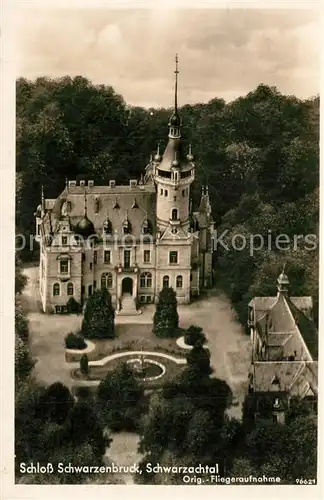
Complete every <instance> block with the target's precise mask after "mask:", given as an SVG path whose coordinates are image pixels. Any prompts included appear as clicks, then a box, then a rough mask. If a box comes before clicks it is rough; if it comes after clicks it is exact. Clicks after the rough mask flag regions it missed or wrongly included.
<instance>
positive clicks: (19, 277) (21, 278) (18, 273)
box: [15, 252, 27, 295]
mask: <svg viewBox="0 0 324 500" xmlns="http://www.w3.org/2000/svg"><path fill="white" fill-rule="evenodd" d="M26 284H27V276H25V275H24V274H23V273H22V268H21V261H20V259H19V257H18V255H17V252H16V254H15V293H16V294H19V295H20V294H21V292H22V291H23V289H24V288H25V286H26Z"/></svg>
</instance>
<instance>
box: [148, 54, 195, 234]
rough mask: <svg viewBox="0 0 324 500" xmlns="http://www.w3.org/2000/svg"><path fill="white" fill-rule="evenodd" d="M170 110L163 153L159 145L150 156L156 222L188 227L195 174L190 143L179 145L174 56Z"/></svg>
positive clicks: (176, 60) (185, 228)
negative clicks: (151, 159)
mask: <svg viewBox="0 0 324 500" xmlns="http://www.w3.org/2000/svg"><path fill="white" fill-rule="evenodd" d="M175 62H176V69H175V92H174V111H173V113H172V115H171V117H170V120H169V136H168V137H169V140H168V144H167V146H166V148H165V151H164V153H163V155H162V156H161V155H160V152H159V148H158V151H157V154H156V155H155V157H154V182H155V184H156V187H157V202H156V216H157V225H158V227H159V228H160V229H161V230H163V228H165V227H167V226H169V225H173V226H177V225H178V226H181V227H182V228H183V229H184V230H188V227H189V200H190V185H191V184H192V182H193V181H194V177H195V164H194V157H193V155H192V153H191V146H190V147H189V151H188V152H187V154H186V153H185V152H184V151H183V148H182V138H181V125H182V121H181V117H180V115H179V111H178V74H179V70H178V57H177V56H176V58H175Z"/></svg>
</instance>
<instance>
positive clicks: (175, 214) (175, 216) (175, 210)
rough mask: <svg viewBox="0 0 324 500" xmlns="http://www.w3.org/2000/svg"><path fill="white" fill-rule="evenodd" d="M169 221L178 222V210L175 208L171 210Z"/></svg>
mask: <svg viewBox="0 0 324 500" xmlns="http://www.w3.org/2000/svg"><path fill="white" fill-rule="evenodd" d="M171 219H172V220H178V210H177V209H176V208H173V209H172V213H171Z"/></svg>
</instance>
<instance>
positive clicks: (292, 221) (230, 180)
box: [16, 76, 319, 323]
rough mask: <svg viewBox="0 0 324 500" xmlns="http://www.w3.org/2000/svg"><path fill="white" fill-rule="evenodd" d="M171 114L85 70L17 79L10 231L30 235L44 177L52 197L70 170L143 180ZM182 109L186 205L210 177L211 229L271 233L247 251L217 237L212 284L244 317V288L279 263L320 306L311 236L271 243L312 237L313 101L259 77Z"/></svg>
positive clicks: (271, 274) (267, 284)
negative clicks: (189, 163) (191, 178)
mask: <svg viewBox="0 0 324 500" xmlns="http://www.w3.org/2000/svg"><path fill="white" fill-rule="evenodd" d="M184 99H185V96H182V100H184ZM170 112H171V109H143V108H140V107H133V106H128V105H127V104H126V103H125V101H124V100H123V98H122V97H121V96H120V95H118V94H116V93H115V91H114V89H113V88H112V87H109V86H104V85H99V86H95V85H92V84H91V82H89V81H88V80H86V79H85V78H83V77H81V76H79V77H75V78H70V77H67V76H66V77H64V78H61V79H56V80H51V79H48V78H38V79H37V80H36V81H33V82H31V81H27V80H25V79H23V78H20V79H19V80H18V81H17V183H16V190H17V211H16V212H17V220H16V228H17V233H23V234H25V235H27V236H28V235H29V234H33V233H34V215H33V214H34V212H35V209H36V207H37V205H38V204H39V202H40V192H41V185H43V186H44V191H45V196H46V197H56V196H57V195H58V194H59V192H60V191H61V190H62V189H63V188H64V185H65V179H66V178H68V179H76V178H80V176H81V177H82V178H85V179H86V178H92V179H94V180H95V182H96V183H105V182H106V181H108V180H109V179H115V180H116V181H117V182H118V183H124V182H127V181H128V180H129V179H131V178H139V177H140V175H141V173H142V172H143V170H144V167H145V165H146V164H147V163H148V160H149V156H150V154H151V153H152V152H153V151H154V150H156V147H157V142H158V141H160V147H161V148H162V149H163V147H164V146H165V144H166V141H167V123H168V119H169V116H170ZM180 112H181V116H182V119H183V136H184V142H185V145H188V144H189V143H191V144H192V148H193V153H194V155H195V157H196V164H197V172H196V178H197V181H196V182H195V184H194V186H193V192H192V197H193V204H194V207H195V206H197V203H198V201H199V196H200V191H201V186H202V185H204V184H208V186H209V192H210V195H211V196H210V197H211V202H212V210H213V217H214V220H215V227H216V229H217V233H218V234H221V233H222V231H224V230H225V231H227V232H226V238H225V239H226V241H231V238H233V236H235V235H237V234H240V235H244V236H245V237H246V238H247V241H249V238H250V235H261V236H263V237H264V239H265V240H266V241H267V245H266V246H265V247H264V248H262V249H260V250H258V251H255V252H251V250H250V248H249V247H248V246H247V247H246V248H245V249H244V250H242V251H239V250H236V249H235V248H232V247H231V246H230V247H229V250H227V249H224V248H223V247H222V246H221V245H220V248H218V249H217V251H216V252H215V258H214V272H215V278H216V280H217V285H218V286H219V287H221V288H222V289H223V290H224V291H225V292H226V293H227V294H228V295H229V296H230V297H231V300H232V302H233V305H234V307H235V308H236V310H237V312H238V315H239V318H240V319H241V321H242V322H243V323H245V320H246V318H245V316H246V304H247V302H248V301H249V299H250V297H252V296H253V295H255V294H258V295H267V294H269V293H270V294H271V295H272V294H274V292H275V280H276V277H277V275H278V273H279V271H280V269H281V267H282V265H283V263H286V270H287V272H288V275H289V278H290V281H291V290H292V294H293V295H301V294H302V295H312V296H313V298H314V301H315V309H316V307H317V302H318V277H317V274H318V245H313V246H312V248H311V249H309V247H307V245H305V238H301V239H300V240H299V243H298V245H294V244H286V246H285V248H282V245H281V247H280V249H278V248H276V244H275V240H276V238H277V237H278V236H279V235H281V234H284V235H287V237H288V238H289V240H290V241H293V238H294V235H304V236H306V235H310V234H312V235H317V234H318V219H319V215H318V211H319V206H318V204H319V201H318V188H319V98H318V97H315V98H313V99H309V100H300V99H297V98H296V97H294V96H285V95H282V94H281V93H280V92H279V91H278V90H277V89H276V88H274V87H268V86H266V85H259V86H258V87H257V88H256V89H255V90H254V91H253V92H250V93H249V94H247V95H246V96H245V97H240V98H238V99H236V100H235V101H233V102H231V103H225V101H224V100H223V99H220V98H215V99H213V100H211V101H210V102H208V103H207V104H202V103H197V104H195V105H185V106H183V107H182V108H181V109H180ZM286 242H287V240H286ZM269 244H271V245H270V246H271V251H269V250H270V247H269ZM314 247H315V248H314ZM252 253H253V254H252ZM20 257H21V258H22V259H29V258H32V254H31V253H30V252H29V251H25V252H21V255H20ZM315 319H316V317H315Z"/></svg>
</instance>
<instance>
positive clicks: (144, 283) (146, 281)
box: [140, 273, 152, 288]
mask: <svg viewBox="0 0 324 500" xmlns="http://www.w3.org/2000/svg"><path fill="white" fill-rule="evenodd" d="M140 287H141V288H151V287H152V274H151V273H142V274H141V277H140Z"/></svg>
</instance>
